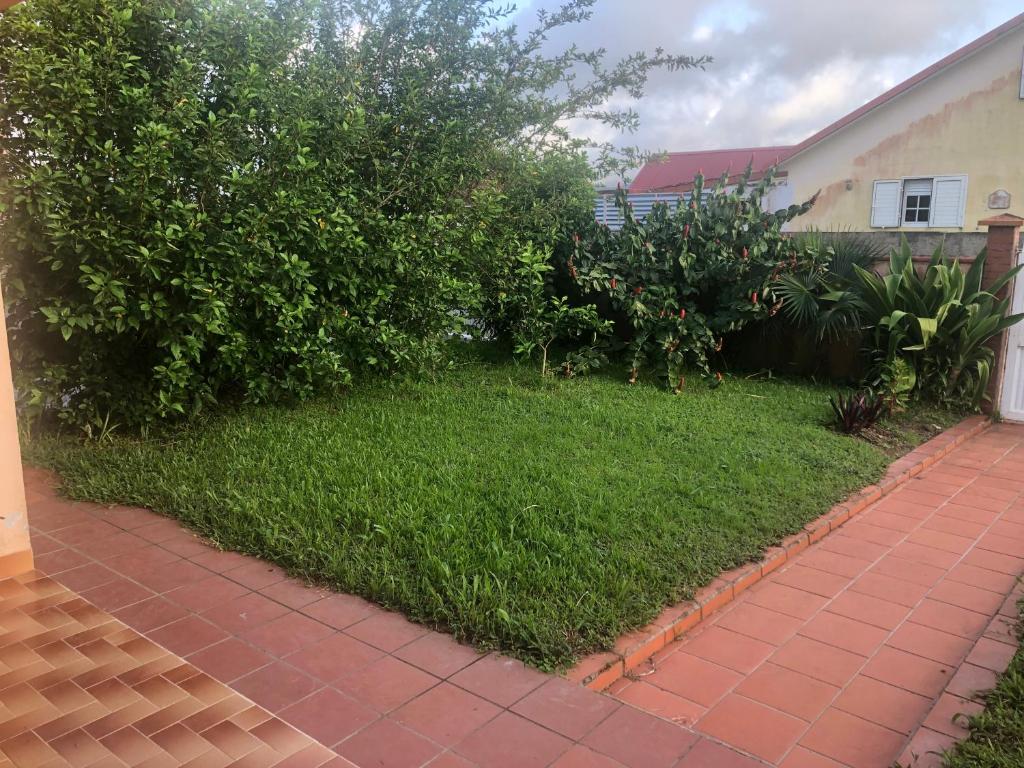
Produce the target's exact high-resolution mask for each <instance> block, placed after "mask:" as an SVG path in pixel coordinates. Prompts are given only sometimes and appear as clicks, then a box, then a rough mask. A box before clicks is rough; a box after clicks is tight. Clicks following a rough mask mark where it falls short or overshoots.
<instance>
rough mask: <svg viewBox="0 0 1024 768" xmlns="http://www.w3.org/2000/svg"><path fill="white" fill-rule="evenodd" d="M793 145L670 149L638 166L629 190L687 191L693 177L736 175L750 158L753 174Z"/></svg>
mask: <svg viewBox="0 0 1024 768" xmlns="http://www.w3.org/2000/svg"><path fill="white" fill-rule="evenodd" d="M792 151H793V148H792V147H746V148H743V149H713V150H709V151H706V152H669V153H668V154H667V155H666V156H664V157H663V158H662V159H660V160H651V161H649V162H648V163H647V164H645V165H644V167H643V168H641V169H640V173H638V174H637V175H636V179H635V180H634V181H633V183H632V184H630V185H629V191H630V192H686V191H687V190H689V189H690V188H691V187H692V186H693V177H694V176H696V175H697V173H698V172H703V174H704V177H705V178H707V179H709V180H715V179H718V177H720V176H721V175H722V174H723V173H728V174H729V176H730V177H735V176H738V175H740V174H742V173H743V171H744V170H746V167H747V163H751V162H753V165H754V177H755V178H757V177H759V176H760V175H761V174H762V173H764V171H766V170H767V169H768V168H770V167H771V166H773V165H776V164H778V163H779V162H780V161H782V160H784V159H785V158H787V157H789V155H790V154H791V153H792Z"/></svg>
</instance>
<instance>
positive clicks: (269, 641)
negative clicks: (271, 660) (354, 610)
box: [240, 611, 335, 656]
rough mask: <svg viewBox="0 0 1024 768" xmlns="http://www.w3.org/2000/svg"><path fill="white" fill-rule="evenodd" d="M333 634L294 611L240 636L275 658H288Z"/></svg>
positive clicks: (321, 625) (317, 622)
mask: <svg viewBox="0 0 1024 768" xmlns="http://www.w3.org/2000/svg"><path fill="white" fill-rule="evenodd" d="M333 634H335V631H334V630H333V629H331V628H330V627H328V626H327V625H326V624H321V623H320V622H319V621H315V620H314V619H311V618H309V617H308V616H304V615H302V614H301V613H298V612H297V611H292V612H290V613H286V614H285V615H284V616H281V617H280V618H278V619H273V620H272V621H269V622H267V623H266V624H261V625H260V626H258V627H254V628H253V629H250V630H246V631H245V632H243V633H242V634H241V635H240V636H241V637H242V638H243V639H245V640H248V641H249V642H250V643H252V644H253V645H255V646H257V647H258V648H262V649H263V650H265V651H267V652H269V653H272V654H274V655H275V656H287V655H288V654H290V653H295V652H296V651H299V650H301V649H302V648H305V647H306V646H307V645H311V644H313V643H315V642H317V641H319V640H323V639H325V638H327V637H328V636H330V635H333Z"/></svg>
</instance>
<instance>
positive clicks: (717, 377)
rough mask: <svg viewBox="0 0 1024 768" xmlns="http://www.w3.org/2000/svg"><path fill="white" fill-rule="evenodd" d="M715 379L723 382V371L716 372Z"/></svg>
mask: <svg viewBox="0 0 1024 768" xmlns="http://www.w3.org/2000/svg"><path fill="white" fill-rule="evenodd" d="M715 379H716V380H717V381H718V382H721V381H722V372H721V371H715Z"/></svg>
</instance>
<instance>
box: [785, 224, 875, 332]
mask: <svg viewBox="0 0 1024 768" xmlns="http://www.w3.org/2000/svg"><path fill="white" fill-rule="evenodd" d="M793 243H794V245H795V246H796V248H797V249H798V250H799V251H800V252H801V253H802V254H803V255H804V259H803V262H802V263H803V265H804V268H802V269H800V270H798V271H793V272H787V273H785V274H782V275H780V276H779V277H778V278H777V279H776V280H775V282H774V283H773V284H772V288H771V290H772V293H773V295H774V297H775V298H776V299H778V300H781V301H782V311H783V313H784V314H785V316H786V317H787V318H788V319H789V320H790V321H791V322H792V323H794V324H795V325H796V326H798V327H800V328H808V329H811V330H812V332H813V333H814V335H815V336H816V337H817V339H818V340H819V341H821V340H834V339H837V338H839V337H840V336H842V335H844V334H845V333H848V332H850V331H854V330H856V329H857V328H858V327H859V326H860V317H859V311H858V310H859V306H860V305H859V302H858V300H857V296H856V294H855V293H853V292H851V291H850V290H849V289H850V288H851V286H852V285H853V281H854V278H855V276H856V272H855V268H856V267H861V268H868V267H870V266H871V265H872V264H873V263H874V262H875V261H876V260H878V259H879V258H880V257H881V255H882V250H881V248H880V247H879V246H877V245H875V244H874V243H873V242H872V241H871V240H870V239H869V238H867V237H865V236H863V235H860V234H857V233H853V232H845V231H829V230H822V229H817V228H811V229H808V230H807V231H805V232H801V233H800V234H798V235H796V236H794V238H793Z"/></svg>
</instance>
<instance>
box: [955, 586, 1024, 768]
mask: <svg viewBox="0 0 1024 768" xmlns="http://www.w3.org/2000/svg"><path fill="white" fill-rule="evenodd" d="M1021 609H1022V613H1021V623H1020V624H1019V625H1018V627H1017V632H1018V635H1024V603H1021ZM970 728H971V735H970V737H968V738H967V740H966V741H963V742H961V743H960V744H957V746H956V747H955V748H954V749H953V751H952V752H950V753H949V754H947V755H946V765H947V766H948V768H1020V766H1022V765H1024V648H1021V649H1020V650H1018V651H1017V655H1016V656H1014V657H1013V661H1011V662H1010V666H1009V668H1008V669H1007V670H1006V672H1004V673H1003V676H1002V677H1001V678H1000V679H999V684H998V685H997V686H996V688H995V690H993V691H992V692H991V693H990V694H989V695H988V698H987V699H986V701H985V710H984V711H983V712H981V713H980V714H978V715H977V716H976V717H972V718H971V721H970Z"/></svg>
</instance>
